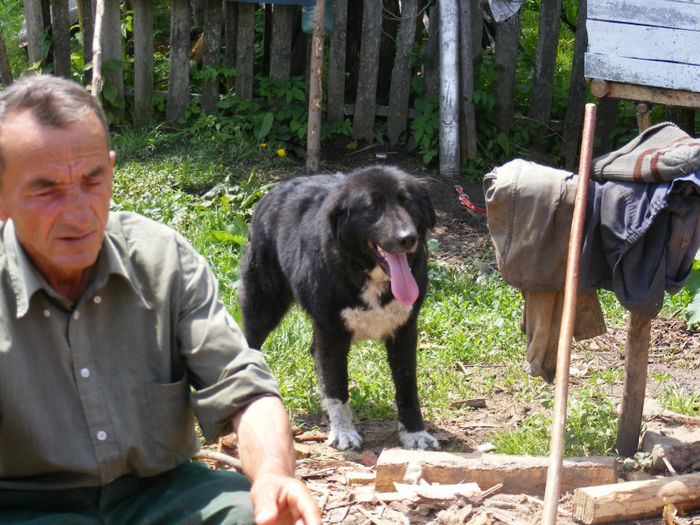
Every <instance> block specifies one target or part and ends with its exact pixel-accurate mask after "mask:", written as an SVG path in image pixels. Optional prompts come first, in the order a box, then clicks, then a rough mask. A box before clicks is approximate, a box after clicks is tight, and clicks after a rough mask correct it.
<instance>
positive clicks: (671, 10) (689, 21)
mask: <svg viewBox="0 0 700 525" xmlns="http://www.w3.org/2000/svg"><path fill="white" fill-rule="evenodd" d="M588 19H589V20H592V19H595V20H612V21H617V22H625V23H628V24H644V25H651V26H658V27H675V28H678V29H691V30H695V31H697V30H698V28H700V3H697V2H692V1H685V2H684V1H678V0H654V1H653V2H650V1H649V0H589V1H588Z"/></svg>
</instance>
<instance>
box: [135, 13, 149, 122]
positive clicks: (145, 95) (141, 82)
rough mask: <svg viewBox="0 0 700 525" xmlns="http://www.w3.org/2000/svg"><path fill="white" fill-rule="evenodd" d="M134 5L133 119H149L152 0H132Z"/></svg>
mask: <svg viewBox="0 0 700 525" xmlns="http://www.w3.org/2000/svg"><path fill="white" fill-rule="evenodd" d="M132 5H133V7H134V121H135V123H136V124H138V125H140V126H145V125H147V124H148V122H149V121H150V120H151V114H152V108H151V97H152V96H153V0H132Z"/></svg>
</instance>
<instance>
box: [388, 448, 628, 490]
mask: <svg viewBox="0 0 700 525" xmlns="http://www.w3.org/2000/svg"><path fill="white" fill-rule="evenodd" d="M409 463H413V464H416V463H417V464H419V465H420V466H421V474H422V478H423V479H424V480H425V481H427V482H428V483H431V484H432V483H444V484H454V483H466V482H476V483H478V484H479V486H480V487H491V486H494V485H496V484H498V483H503V489H502V492H504V493H508V494H530V495H534V496H541V495H542V494H544V488H545V480H546V475H547V463H548V458H546V457H535V456H508V455H498V454H458V453H450V452H438V451H424V450H402V449H388V450H384V451H383V452H382V453H381V455H380V456H379V460H378V461H377V478H376V482H375V488H376V490H377V491H378V492H392V491H393V490H394V485H393V483H394V481H398V482H402V481H403V480H404V475H405V473H406V469H407V467H408V465H409ZM616 481H617V470H616V467H615V458H613V457H604V456H592V457H588V458H566V459H564V467H563V473H562V491H570V490H573V489H575V488H578V487H586V486H590V485H604V484H609V483H614V482H616Z"/></svg>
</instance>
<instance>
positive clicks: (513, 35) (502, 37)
mask: <svg viewBox="0 0 700 525" xmlns="http://www.w3.org/2000/svg"><path fill="white" fill-rule="evenodd" d="M521 15H522V9H520V10H519V11H518V12H517V13H515V14H514V15H513V16H511V17H510V18H508V19H507V20H504V21H503V22H501V23H499V24H496V50H495V55H494V63H495V64H496V68H497V69H498V70H499V73H498V82H496V86H495V89H494V98H495V99H496V121H497V123H498V130H499V131H501V132H503V133H507V132H508V129H509V128H510V125H511V123H512V122H513V113H514V111H515V109H514V108H515V102H514V100H513V96H514V93H515V66H516V60H517V57H518V42H519V39H520V17H521Z"/></svg>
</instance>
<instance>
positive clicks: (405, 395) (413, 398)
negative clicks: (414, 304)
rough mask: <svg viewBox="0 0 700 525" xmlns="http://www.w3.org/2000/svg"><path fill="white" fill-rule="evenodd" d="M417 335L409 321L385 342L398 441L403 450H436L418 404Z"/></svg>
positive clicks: (413, 325) (414, 325) (436, 446)
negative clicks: (396, 415)
mask: <svg viewBox="0 0 700 525" xmlns="http://www.w3.org/2000/svg"><path fill="white" fill-rule="evenodd" d="M417 335H418V334H417V331H416V323H415V321H413V322H411V321H409V322H408V323H407V324H406V325H404V326H402V327H401V328H399V330H398V331H397V332H396V333H395V334H394V336H393V337H391V338H389V339H388V340H387V341H385V345H386V350H387V358H388V361H389V367H390V368H391V375H392V377H393V379H394V386H395V387H396V408H397V410H398V412H399V439H400V440H401V444H402V445H403V446H404V447H405V448H420V449H425V448H431V447H432V448H438V447H439V443H438V441H437V439H435V438H434V437H433V436H431V435H430V434H429V433H428V432H426V431H425V430H424V426H423V417H422V416H421V411H420V402H419V401H418V382H417V377H416V361H417V356H416V341H417Z"/></svg>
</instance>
